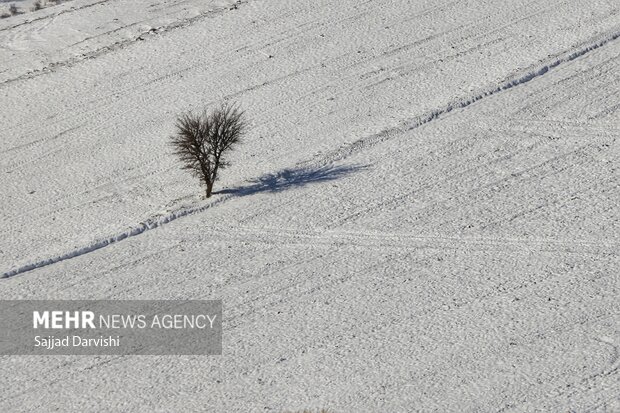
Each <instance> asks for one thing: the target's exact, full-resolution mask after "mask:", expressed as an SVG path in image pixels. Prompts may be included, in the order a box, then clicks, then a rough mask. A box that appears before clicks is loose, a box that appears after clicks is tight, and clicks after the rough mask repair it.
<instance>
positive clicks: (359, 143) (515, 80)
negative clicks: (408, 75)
mask: <svg viewBox="0 0 620 413" xmlns="http://www.w3.org/2000/svg"><path fill="white" fill-rule="evenodd" d="M618 38H620V31H614V32H611V34H607V35H604V36H602V37H598V40H595V41H591V42H589V43H586V44H585V45H582V46H580V47H577V48H573V49H571V50H568V51H565V52H563V53H560V54H558V55H556V56H555V59H553V60H551V61H549V62H547V63H546V64H542V65H536V66H533V67H531V68H530V69H529V70H526V71H524V72H522V73H521V74H520V75H514V76H511V77H509V78H507V79H506V80H504V81H503V82H500V83H499V85H495V86H491V87H488V88H487V89H485V90H484V91H482V92H481V93H478V94H476V95H471V96H467V97H464V98H461V99H458V100H455V101H453V102H450V103H448V104H446V105H445V106H443V107H441V108H438V109H434V110H431V111H429V112H427V113H425V114H422V115H420V116H416V117H414V118H411V119H409V120H407V121H405V122H403V123H402V124H401V125H400V126H396V127H392V128H388V129H386V130H384V131H382V132H379V133H377V134H374V135H371V136H367V137H364V138H361V139H358V140H356V141H354V142H353V143H351V144H348V145H347V146H345V147H343V148H339V149H337V150H335V151H332V152H331V153H328V154H325V155H323V156H321V157H320V158H319V159H317V160H310V161H307V162H301V163H298V165H300V166H302V165H308V166H309V165H312V164H315V165H326V164H329V163H333V162H336V161H339V160H342V159H345V158H347V157H349V156H350V155H352V154H355V153H357V152H360V151H362V150H364V149H366V148H369V147H372V146H375V145H377V144H379V143H381V142H384V141H386V140H388V139H390V137H391V136H392V135H394V134H397V133H402V132H406V131H409V130H412V129H415V128H418V127H420V126H422V125H425V124H427V123H429V122H431V121H433V120H435V119H438V118H440V117H441V116H443V115H445V114H447V113H450V112H452V111H453V110H456V109H463V108H466V107H468V106H470V105H472V104H473V103H475V102H477V101H479V100H481V99H484V98H486V97H489V96H493V95H495V94H497V93H500V92H502V91H504V90H508V89H511V88H513V87H515V86H518V85H521V84H524V83H528V82H530V81H531V80H533V79H536V78H538V77H540V76H543V75H544V74H546V73H548V72H549V71H550V70H552V69H554V68H556V67H558V66H560V65H561V64H563V63H568V62H571V61H573V60H575V59H577V58H579V57H581V56H584V55H585V54H587V53H588V52H590V51H592V50H595V49H598V48H600V47H602V46H604V45H606V44H608V43H610V42H612V41H614V40H617V39H618ZM233 197H234V195H233V194H229V195H224V196H222V197H220V198H218V199H216V200H214V201H212V202H209V203H207V204H205V205H198V206H193V207H188V208H181V209H178V210H176V211H172V212H170V213H168V214H167V215H164V216H159V217H153V218H149V219H147V220H145V221H144V222H141V223H140V224H138V225H137V226H135V227H131V228H129V229H127V230H125V231H123V232H121V233H118V234H116V235H112V236H110V237H107V238H102V239H99V240H96V241H94V242H92V243H91V244H89V245H87V246H83V247H79V248H76V249H74V250H72V251H70V252H68V253H65V254H61V255H57V256H54V257H51V258H46V259H43V260H39V261H35V262H32V263H29V264H25V265H22V266H20V267H17V268H14V269H12V270H9V271H6V272H4V273H3V274H2V275H1V276H0V278H10V277H13V276H16V275H19V274H23V273H25V272H29V271H32V270H35V269H38V268H42V267H46V266H48V265H52V264H56V263H58V262H61V261H65V260H68V259H71V258H75V257H79V256H81V255H85V254H88V253H90V252H93V251H96V250H99V249H101V248H104V247H107V246H108V245H112V244H115V243H117V242H119V241H122V240H124V239H126V238H130V237H134V236H136V235H140V234H142V233H144V232H146V231H149V230H152V229H155V228H158V227H160V226H162V225H165V224H167V223H169V222H172V221H174V220H176V219H178V218H182V217H185V216H188V215H192V214H196V213H199V212H203V211H205V210H206V209H208V208H210V207H212V206H215V205H217V204H220V203H222V202H225V201H227V200H229V199H231V198H233Z"/></svg>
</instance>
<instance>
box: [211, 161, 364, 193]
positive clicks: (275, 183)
mask: <svg viewBox="0 0 620 413" xmlns="http://www.w3.org/2000/svg"><path fill="white" fill-rule="evenodd" d="M366 168H367V166H360V165H348V166H321V167H318V168H292V169H283V170H281V171H279V172H276V173H271V174H265V175H263V176H261V177H260V178H256V179H254V180H252V181H250V182H249V184H247V185H241V186H237V187H233V188H227V189H223V190H221V191H217V192H214V194H233V195H237V196H246V195H252V194H256V193H259V192H281V191H285V190H287V189H291V188H298V187H303V186H306V185H308V184H316V183H321V182H329V181H335V180H337V179H340V178H343V177H345V176H347V175H350V174H352V173H356V172H359V171H361V170H363V169H366Z"/></svg>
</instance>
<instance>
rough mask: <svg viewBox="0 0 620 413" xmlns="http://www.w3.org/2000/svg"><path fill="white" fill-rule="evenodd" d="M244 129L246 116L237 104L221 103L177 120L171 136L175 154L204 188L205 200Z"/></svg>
mask: <svg viewBox="0 0 620 413" xmlns="http://www.w3.org/2000/svg"><path fill="white" fill-rule="evenodd" d="M246 127H247V123H246V121H245V114H244V112H243V111H242V110H240V109H239V107H238V106H236V105H228V104H223V105H221V106H219V107H218V108H216V109H215V110H213V111H212V112H208V111H206V110H205V111H204V112H202V113H201V114H194V113H191V112H189V113H185V114H183V115H181V116H179V118H178V119H177V124H176V128H177V131H176V134H175V135H173V136H172V138H171V139H172V146H173V148H174V153H175V154H176V155H177V156H178V157H179V159H180V160H181V163H182V164H183V169H188V170H190V171H192V172H193V173H194V175H196V176H197V177H198V178H200V179H201V180H202V181H203V183H204V184H205V186H206V195H207V198H209V197H210V196H211V192H212V191H213V183H214V182H215V180H216V179H217V177H218V171H219V169H220V168H222V169H223V168H225V167H226V166H228V165H229V163H228V162H227V161H226V159H225V155H226V153H227V152H228V151H230V150H231V149H232V148H233V147H234V146H235V144H237V143H239V141H240V139H241V136H242V135H243V134H244V132H245V130H246Z"/></svg>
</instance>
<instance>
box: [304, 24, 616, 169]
mask: <svg viewBox="0 0 620 413" xmlns="http://www.w3.org/2000/svg"><path fill="white" fill-rule="evenodd" d="M618 38H620V31H618V30H614V31H611V32H607V33H606V34H605V35H602V36H597V37H596V38H595V39H596V40H590V41H589V42H584V43H582V44H581V45H580V46H577V47H575V48H572V49H569V50H568V51H564V52H561V53H559V54H557V55H555V56H554V57H553V58H552V59H550V60H548V61H547V62H546V63H543V64H536V65H532V66H530V67H529V68H528V69H526V70H524V71H521V73H520V74H516V75H512V76H510V77H508V78H506V79H505V80H503V81H501V82H499V84H495V85H491V86H487V87H486V88H485V89H483V90H482V91H480V92H478V93H477V94H472V95H469V96H465V97H462V98H460V99H457V100H454V101H452V102H449V103H448V104H446V105H444V106H442V107H440V108H436V109H433V110H430V111H428V112H426V113H424V114H422V115H418V116H415V117H413V118H410V119H408V120H405V121H403V122H401V124H400V125H398V126H394V127H391V128H387V129H384V130H382V131H381V132H378V133H376V134H374V135H370V136H366V137H363V138H360V139H357V140H355V141H353V142H351V143H349V144H346V145H344V146H342V147H340V148H338V149H336V150H334V151H331V152H329V153H327V154H323V155H321V156H320V157H319V159H315V160H311V161H307V162H304V163H303V164H313V163H316V164H319V165H324V164H329V163H332V162H335V161H339V160H342V159H345V158H347V157H349V156H351V155H353V154H355V153H357V152H360V151H362V150H364V149H366V148H368V147H372V146H374V145H376V144H379V143H381V142H385V141H387V140H389V139H390V138H391V137H392V135H394V134H400V133H404V132H407V131H410V130H412V129H416V128H419V127H420V126H423V125H425V124H427V123H429V122H431V121H433V120H435V119H437V118H439V117H441V116H443V115H446V114H448V113H450V112H452V111H453V110H456V109H463V108H466V107H467V106H470V105H472V104H474V103H475V102H477V101H479V100H481V99H484V98H486V97H489V96H493V95H496V94H498V93H500V92H503V91H505V90H508V89H512V88H513V87H515V86H519V85H522V84H524V83H528V82H530V81H532V80H534V79H536V78H538V77H541V76H543V75H545V74H546V73H548V72H549V71H551V70H553V69H555V68H556V67H558V66H560V65H562V64H563V63H568V62H571V61H573V60H575V59H577V58H579V57H582V56H584V55H586V54H587V53H589V52H591V51H593V50H596V49H598V48H600V47H602V46H604V45H606V44H608V43H610V42H613V41H614V40H617V39H618Z"/></svg>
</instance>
